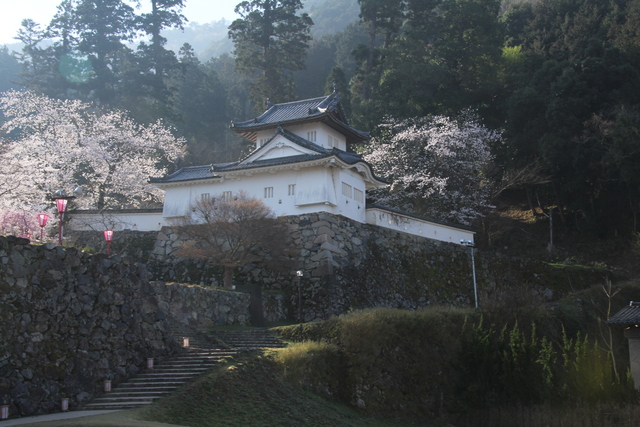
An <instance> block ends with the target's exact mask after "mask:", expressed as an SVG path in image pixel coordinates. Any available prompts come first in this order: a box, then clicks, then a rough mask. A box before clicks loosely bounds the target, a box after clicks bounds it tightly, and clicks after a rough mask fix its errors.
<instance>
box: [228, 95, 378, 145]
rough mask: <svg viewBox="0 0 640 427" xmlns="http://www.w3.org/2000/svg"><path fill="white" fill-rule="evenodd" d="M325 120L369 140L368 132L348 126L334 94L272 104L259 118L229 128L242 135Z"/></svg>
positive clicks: (233, 124) (235, 123)
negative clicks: (303, 122)
mask: <svg viewBox="0 0 640 427" xmlns="http://www.w3.org/2000/svg"><path fill="white" fill-rule="evenodd" d="M326 119H330V121H332V122H334V123H336V124H338V125H339V126H340V127H341V128H343V130H345V131H347V132H349V133H352V134H353V135H354V136H355V137H356V138H359V139H363V140H367V139H369V133H368V132H362V131H359V130H357V129H355V128H352V127H351V126H350V125H349V121H348V120H347V116H346V114H345V113H344V109H343V108H342V104H341V103H340V98H339V97H338V94H337V93H336V92H334V93H332V94H331V95H329V96H322V97H319V98H312V99H304V100H301V101H293V102H285V103H281V104H274V105H272V106H271V107H270V108H269V109H268V110H267V111H265V112H264V113H263V114H262V115H261V116H259V117H256V118H254V119H251V120H246V121H242V122H233V123H232V124H231V128H232V129H233V130H234V131H236V132H238V133H240V134H243V133H246V132H250V131H255V130H259V129H267V128H270V127H273V126H278V125H285V124H291V123H295V122H300V121H305V122H306V121H324V120H326Z"/></svg>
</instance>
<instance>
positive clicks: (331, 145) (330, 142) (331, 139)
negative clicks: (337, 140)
mask: <svg viewBox="0 0 640 427" xmlns="http://www.w3.org/2000/svg"><path fill="white" fill-rule="evenodd" d="M327 141H328V143H329V148H333V137H332V136H331V135H329V136H328V137H327Z"/></svg>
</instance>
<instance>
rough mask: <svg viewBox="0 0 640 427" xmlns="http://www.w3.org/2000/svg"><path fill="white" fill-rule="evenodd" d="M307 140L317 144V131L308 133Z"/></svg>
mask: <svg viewBox="0 0 640 427" xmlns="http://www.w3.org/2000/svg"><path fill="white" fill-rule="evenodd" d="M307 139H308V140H309V141H311V142H316V131H315V130H312V131H309V132H307Z"/></svg>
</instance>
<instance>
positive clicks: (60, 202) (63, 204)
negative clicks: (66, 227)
mask: <svg viewBox="0 0 640 427" xmlns="http://www.w3.org/2000/svg"><path fill="white" fill-rule="evenodd" d="M68 201H69V200H68V199H56V207H57V208H58V213H59V214H60V223H59V224H58V246H62V221H63V220H64V213H65V212H66V211H67V202H68Z"/></svg>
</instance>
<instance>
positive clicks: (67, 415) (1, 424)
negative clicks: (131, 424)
mask: <svg viewBox="0 0 640 427" xmlns="http://www.w3.org/2000/svg"><path fill="white" fill-rule="evenodd" d="M110 412H117V411H106V410H105V411H69V412H58V413H56V414H48V415H38V416H35V417H22V418H13V419H10V420H4V421H0V427H5V426H19V425H24V424H36V423H44V422H46V421H59V420H69V419H71V418H81V417H90V416H93V415H102V414H108V413H110Z"/></svg>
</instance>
